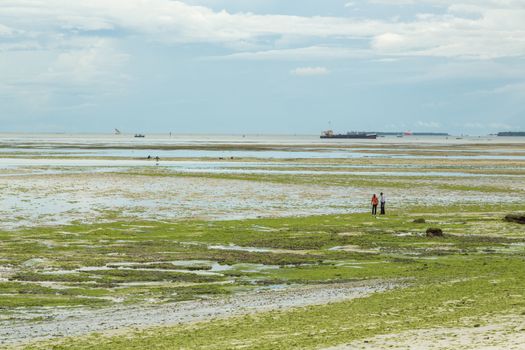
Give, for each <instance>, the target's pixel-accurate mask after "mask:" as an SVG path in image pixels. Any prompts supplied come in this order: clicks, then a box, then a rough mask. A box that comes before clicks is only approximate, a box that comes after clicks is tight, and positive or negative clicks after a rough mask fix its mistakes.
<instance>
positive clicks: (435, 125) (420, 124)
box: [416, 120, 441, 129]
mask: <svg viewBox="0 0 525 350" xmlns="http://www.w3.org/2000/svg"><path fill="white" fill-rule="evenodd" d="M416 125H417V126H418V127H421V128H427V129H439V128H440V127H441V124H440V123H438V122H435V121H422V120H418V121H417V122H416Z"/></svg>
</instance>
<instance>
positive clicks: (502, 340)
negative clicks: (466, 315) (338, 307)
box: [324, 315, 525, 350]
mask: <svg viewBox="0 0 525 350" xmlns="http://www.w3.org/2000/svg"><path fill="white" fill-rule="evenodd" d="M358 349H359V350H372V349H376V350H382V349H385V350H386V349H432V350H445V349H457V350H467V349H468V350H499V349H507V350H521V349H525V316H524V315H506V316H501V317H496V318H492V319H491V320H489V324H488V325H484V326H481V325H480V326H479V327H472V326H471V327H456V328H445V327H444V328H430V329H417V330H411V331H406V332H401V333H395V334H386V335H379V336H376V337H373V338H370V339H365V340H358V341H354V342H352V343H349V344H344V345H340V346H336V347H331V348H327V349H324V350H358Z"/></svg>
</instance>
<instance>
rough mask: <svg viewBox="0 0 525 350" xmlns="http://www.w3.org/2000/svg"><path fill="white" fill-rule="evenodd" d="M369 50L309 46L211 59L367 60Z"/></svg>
mask: <svg viewBox="0 0 525 350" xmlns="http://www.w3.org/2000/svg"><path fill="white" fill-rule="evenodd" d="M373 55H374V53H373V52H372V51H371V50H360V49H350V48H344V47H333V46H309V47H300V48H291V49H286V48H285V49H275V50H265V51H253V52H238V53H233V54H231V55H226V56H219V57H212V58H213V59H241V60H290V61H310V60H326V59H351V58H367V57H370V56H373Z"/></svg>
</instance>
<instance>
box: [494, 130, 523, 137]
mask: <svg viewBox="0 0 525 350" xmlns="http://www.w3.org/2000/svg"><path fill="white" fill-rule="evenodd" d="M497 135H498V136H521V137H523V136H525V131H503V132H498V133H497Z"/></svg>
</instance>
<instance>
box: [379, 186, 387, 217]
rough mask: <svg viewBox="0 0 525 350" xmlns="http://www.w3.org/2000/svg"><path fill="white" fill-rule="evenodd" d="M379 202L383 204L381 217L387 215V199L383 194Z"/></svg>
mask: <svg viewBox="0 0 525 350" xmlns="http://www.w3.org/2000/svg"><path fill="white" fill-rule="evenodd" d="M379 201H380V202H381V215H385V204H386V197H385V195H384V194H383V192H381V195H380V198H379Z"/></svg>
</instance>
